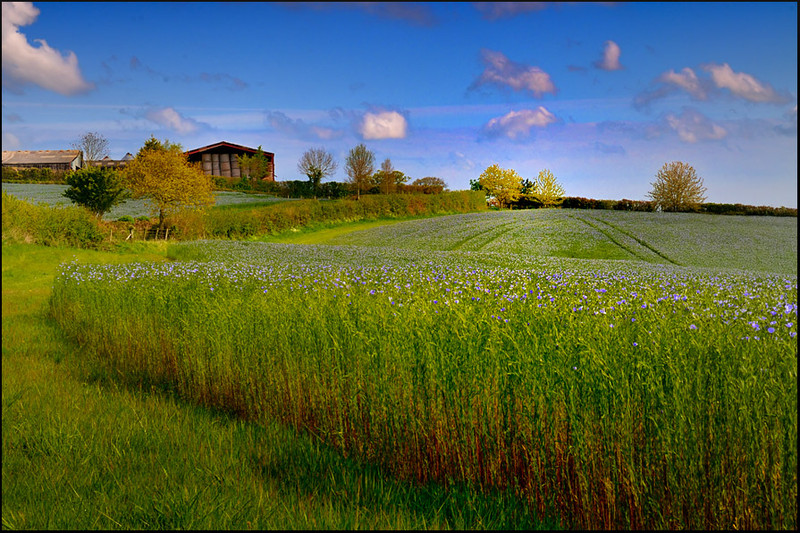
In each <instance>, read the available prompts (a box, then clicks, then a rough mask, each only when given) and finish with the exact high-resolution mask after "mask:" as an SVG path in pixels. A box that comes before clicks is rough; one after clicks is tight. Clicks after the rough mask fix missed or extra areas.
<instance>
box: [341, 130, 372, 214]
mask: <svg viewBox="0 0 800 533" xmlns="http://www.w3.org/2000/svg"><path fill="white" fill-rule="evenodd" d="M345 170H346V171H347V176H348V177H349V178H350V179H349V180H348V182H349V183H350V186H351V187H352V188H353V189H354V190H355V191H356V197H357V198H358V199H359V200H360V199H361V191H362V190H366V189H368V188H369V186H370V178H371V177H372V174H373V172H374V170H375V154H374V153H372V151H370V150H367V147H366V146H364V145H363V144H359V145H358V146H356V147H355V148H353V149H352V150H350V152H349V153H348V154H347V159H346V160H345Z"/></svg>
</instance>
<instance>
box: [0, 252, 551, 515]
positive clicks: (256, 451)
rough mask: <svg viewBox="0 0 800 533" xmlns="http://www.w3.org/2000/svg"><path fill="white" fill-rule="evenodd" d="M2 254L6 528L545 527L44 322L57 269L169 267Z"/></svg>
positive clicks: (143, 257)
mask: <svg viewBox="0 0 800 533" xmlns="http://www.w3.org/2000/svg"><path fill="white" fill-rule="evenodd" d="M161 244H162V243H158V244H156V243H147V246H145V245H144V244H143V243H138V244H137V246H136V248H137V249H138V251H136V252H135V253H134V252H132V251H131V252H130V253H126V254H120V253H110V252H97V251H93V250H78V249H75V248H58V247H43V246H36V245H20V244H17V245H8V244H5V243H4V244H3V284H2V289H3V290H2V292H3V321H2V331H3V359H2V364H3V372H2V390H3V398H2V414H3V416H2V450H3V451H2V456H3V461H2V471H3V482H2V483H3V485H2V493H3V498H2V517H3V518H2V523H3V528H4V529H32V530H36V529H66V530H85V529H210V530H227V529H278V530H280V529H482V528H485V529H523V530H524V529H536V528H541V527H544V528H552V527H553V526H554V525H555V524H554V523H553V524H548V523H545V524H540V523H536V522H532V521H531V520H530V519H529V518H528V515H527V512H526V510H525V508H524V506H523V505H521V504H520V503H519V502H518V501H517V500H516V499H515V498H514V497H513V495H511V494H505V493H499V492H498V493H495V494H492V495H483V494H480V493H478V492H477V491H474V490H470V489H469V487H466V486H461V487H456V488H455V489H454V490H450V491H446V490H444V489H443V488H442V487H439V486H436V485H433V484H431V485H426V486H413V485H411V484H407V483H400V482H397V481H395V480H393V479H391V478H388V477H387V476H386V475H385V474H384V473H383V472H381V471H380V470H379V469H377V468H375V467H373V466H370V465H366V464H362V463H358V462H356V461H353V460H351V459H346V458H343V457H342V456H341V454H339V453H336V451H335V450H333V449H331V448H329V447H328V446H326V445H324V443H321V442H320V441H318V440H316V439H313V438H309V437H308V436H303V435H300V434H298V433H297V432H296V431H294V430H292V429H291V428H287V427H286V426H283V425H280V424H278V423H276V422H272V421H260V422H259V423H258V424H254V423H249V422H246V421H243V420H240V419H237V418H235V417H230V416H225V415H224V414H222V413H219V412H217V411H214V410H208V409H203V408H199V407H194V406H191V405H189V404H187V403H186V402H183V401H181V400H180V398H177V397H175V396H171V395H165V394H163V393H161V391H159V390H157V389H150V388H139V387H134V388H130V387H125V386H123V384H122V383H120V382H119V381H118V380H117V379H116V375H115V374H109V373H106V372H105V371H104V370H105V369H104V367H102V366H98V365H95V364H92V362H91V360H87V359H86V358H85V357H84V355H85V354H84V352H83V350H82V349H81V348H80V347H79V346H77V345H75V344H74V343H72V342H70V341H69V340H67V339H66V338H65V337H64V335H63V333H62V331H61V329H60V328H59V327H58V326H57V325H56V324H55V323H54V322H53V321H52V320H51V319H49V318H48V317H47V316H46V313H45V310H46V303H47V301H48V298H49V295H50V291H51V287H52V281H53V277H54V275H55V273H56V270H57V267H58V264H59V263H60V262H63V261H70V260H75V261H78V262H80V263H95V264H98V263H107V262H111V263H119V262H130V261H131V260H134V259H136V260H139V261H163V260H164V251H163V246H159V245H161Z"/></svg>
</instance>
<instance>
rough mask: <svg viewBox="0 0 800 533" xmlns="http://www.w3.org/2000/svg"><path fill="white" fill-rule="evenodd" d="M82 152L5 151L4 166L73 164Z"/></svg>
mask: <svg viewBox="0 0 800 533" xmlns="http://www.w3.org/2000/svg"><path fill="white" fill-rule="evenodd" d="M80 155H81V151H80V150H17V151H5V150H4V151H3V164H4V165H36V164H53V163H72V162H73V161H74V160H75V158H77V157H80Z"/></svg>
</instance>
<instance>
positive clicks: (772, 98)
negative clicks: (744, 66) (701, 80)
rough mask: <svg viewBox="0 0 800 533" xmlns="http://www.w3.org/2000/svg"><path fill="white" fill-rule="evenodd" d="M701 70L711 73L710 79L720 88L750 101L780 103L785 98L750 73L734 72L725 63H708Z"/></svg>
mask: <svg viewBox="0 0 800 533" xmlns="http://www.w3.org/2000/svg"><path fill="white" fill-rule="evenodd" d="M703 70H705V71H707V72H710V73H711V80H712V81H713V82H714V84H715V85H716V86H717V87H719V88H720V89H728V90H730V91H731V92H732V93H733V94H735V95H736V96H738V97H740V98H744V99H745V100H749V101H751V102H774V103H782V102H785V101H786V99H785V98H784V97H783V96H781V95H779V94H778V93H776V92H775V90H774V89H773V88H772V87H770V86H769V85H768V84H765V83H761V82H759V81H758V80H757V79H755V78H754V77H753V76H751V75H750V74H745V73H744V72H734V71H733V69H732V68H731V67H730V66H729V65H728V64H727V63H723V64H722V65H715V64H713V63H712V64H708V65H704V66H703Z"/></svg>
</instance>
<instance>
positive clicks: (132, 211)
mask: <svg viewBox="0 0 800 533" xmlns="http://www.w3.org/2000/svg"><path fill="white" fill-rule="evenodd" d="M67 187H68V186H67V185H58V184H38V183H3V189H2V190H3V192H5V193H8V194H13V195H14V196H17V197H19V198H25V199H27V200H28V201H30V202H32V203H34V204H45V205H49V206H57V205H63V206H67V205H72V201H71V200H69V199H68V198H64V196H63V193H64V191H65V190H67ZM215 198H216V203H215V205H216V206H220V207H227V206H236V205H243V204H260V203H269V202H285V201H286V199H285V198H276V197H274V196H265V195H259V194H247V193H243V192H233V191H218V192H216V193H215ZM126 215H127V216H131V217H138V216H151V212H150V202H149V201H148V200H127V201H126V202H124V203H122V204H120V205H118V206H116V207H114V208H113V209H112V210H111V211H109V212H108V213H106V215H105V217H103V218H105V219H106V220H116V219H118V218H119V217H122V216H126Z"/></svg>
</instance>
